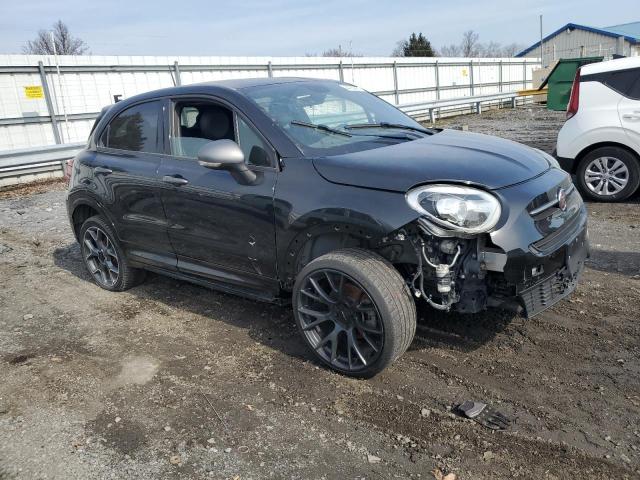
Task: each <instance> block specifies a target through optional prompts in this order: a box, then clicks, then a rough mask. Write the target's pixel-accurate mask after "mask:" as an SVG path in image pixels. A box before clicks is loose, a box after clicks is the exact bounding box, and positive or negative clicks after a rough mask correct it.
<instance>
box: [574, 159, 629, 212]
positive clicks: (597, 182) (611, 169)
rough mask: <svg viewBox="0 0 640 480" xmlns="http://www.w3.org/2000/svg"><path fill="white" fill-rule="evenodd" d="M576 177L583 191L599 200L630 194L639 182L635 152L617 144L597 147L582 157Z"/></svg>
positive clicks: (612, 199) (605, 200) (616, 199)
mask: <svg viewBox="0 0 640 480" xmlns="http://www.w3.org/2000/svg"><path fill="white" fill-rule="evenodd" d="M576 177H577V178H576V180H577V183H578V187H579V188H580V191H581V192H582V194H583V195H584V196H585V197H587V198H590V199H592V200H597V201H600V202H617V201H621V200H625V199H627V198H629V197H630V196H631V195H632V194H633V193H634V192H635V191H636V190H637V189H638V185H639V184H640V167H639V166H638V160H637V159H636V158H635V156H634V155H633V154H632V153H630V152H628V151H627V150H624V149H622V148H619V147H601V148H597V149H595V150H593V151H591V152H589V153H588V154H587V155H585V156H584V158H583V159H582V160H581V162H580V164H579V165H578V170H577V171H576Z"/></svg>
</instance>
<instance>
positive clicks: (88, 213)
mask: <svg viewBox="0 0 640 480" xmlns="http://www.w3.org/2000/svg"><path fill="white" fill-rule="evenodd" d="M68 203H69V220H70V222H71V227H72V229H73V235H74V236H75V238H76V240H77V241H80V239H79V237H80V228H81V227H82V224H83V223H84V222H85V221H86V220H87V219H88V218H91V217H93V216H94V215H102V216H103V217H104V218H105V220H106V221H108V222H109V223H110V224H111V225H112V226H113V219H112V218H111V216H110V215H109V214H108V213H107V210H106V209H105V208H104V207H103V206H102V205H101V204H100V203H99V202H98V201H96V200H94V199H93V198H91V197H87V196H76V197H75V198H71V197H70V198H69V201H68Z"/></svg>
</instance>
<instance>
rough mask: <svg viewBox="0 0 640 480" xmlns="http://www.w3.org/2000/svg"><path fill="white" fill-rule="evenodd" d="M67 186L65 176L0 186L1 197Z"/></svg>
mask: <svg viewBox="0 0 640 480" xmlns="http://www.w3.org/2000/svg"><path fill="white" fill-rule="evenodd" d="M65 188H67V182H66V180H65V179H63V178H52V179H47V180H41V181H37V182H32V183H25V184H19V185H10V186H6V187H0V199H7V198H20V197H24V196H25V195H33V194H36V193H43V192H49V191H51V190H64V189H65Z"/></svg>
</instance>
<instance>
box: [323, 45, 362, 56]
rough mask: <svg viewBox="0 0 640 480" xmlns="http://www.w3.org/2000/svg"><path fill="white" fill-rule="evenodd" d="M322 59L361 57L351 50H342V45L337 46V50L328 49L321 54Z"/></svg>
mask: <svg viewBox="0 0 640 480" xmlns="http://www.w3.org/2000/svg"><path fill="white" fill-rule="evenodd" d="M322 56H323V57H362V54H361V53H356V52H353V51H351V50H344V49H343V48H342V45H338V48H330V49H328V50H325V51H324V52H322Z"/></svg>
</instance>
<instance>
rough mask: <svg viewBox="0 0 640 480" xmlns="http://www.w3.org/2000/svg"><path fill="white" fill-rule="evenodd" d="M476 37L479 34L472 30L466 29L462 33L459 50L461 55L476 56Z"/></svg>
mask: <svg viewBox="0 0 640 480" xmlns="http://www.w3.org/2000/svg"><path fill="white" fill-rule="evenodd" d="M478 38H479V35H478V34H477V33H476V32H474V31H473V30H467V31H466V32H464V33H463V34H462V43H461V44H460V50H461V52H460V53H461V54H462V56H463V57H477V56H478Z"/></svg>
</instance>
